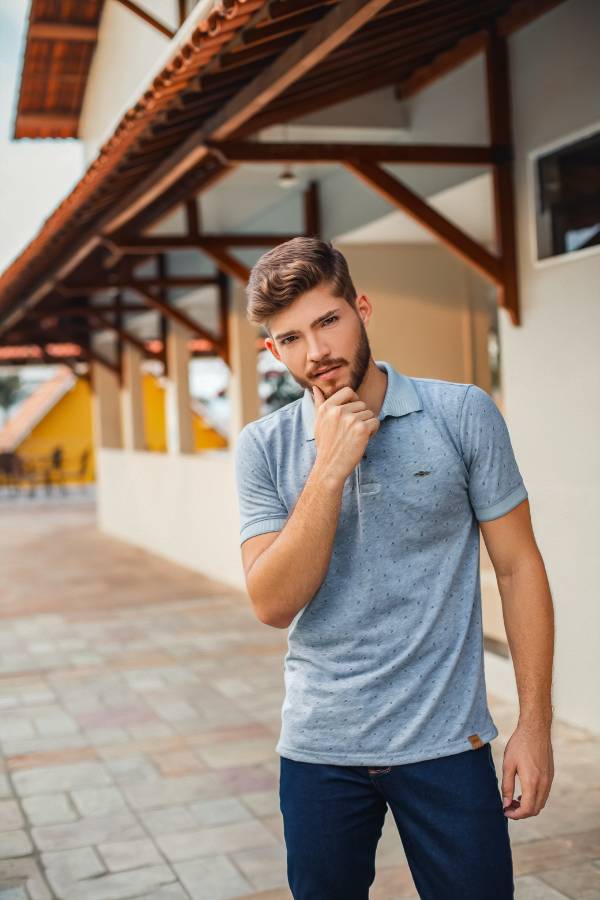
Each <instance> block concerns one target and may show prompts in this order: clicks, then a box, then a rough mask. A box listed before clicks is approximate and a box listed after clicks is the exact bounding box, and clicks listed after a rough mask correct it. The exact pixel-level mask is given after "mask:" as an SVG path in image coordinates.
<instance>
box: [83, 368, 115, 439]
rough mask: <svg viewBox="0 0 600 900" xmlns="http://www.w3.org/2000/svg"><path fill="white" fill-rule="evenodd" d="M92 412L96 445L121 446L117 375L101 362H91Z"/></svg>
mask: <svg viewBox="0 0 600 900" xmlns="http://www.w3.org/2000/svg"><path fill="white" fill-rule="evenodd" d="M91 369H92V390H93V394H92V412H93V420H92V421H93V431H94V444H95V446H96V447H98V448H100V447H121V446H122V432H121V413H120V407H119V377H118V375H116V373H114V372H111V370H110V369H108V368H107V367H106V366H103V365H102V363H98V362H92V363H91Z"/></svg>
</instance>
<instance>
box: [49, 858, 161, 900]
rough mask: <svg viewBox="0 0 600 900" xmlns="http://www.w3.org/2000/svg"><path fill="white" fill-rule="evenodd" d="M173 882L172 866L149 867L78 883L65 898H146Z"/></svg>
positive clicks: (82, 899) (77, 899)
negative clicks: (153, 890) (151, 892)
mask: <svg viewBox="0 0 600 900" xmlns="http://www.w3.org/2000/svg"><path fill="white" fill-rule="evenodd" d="M173 881H175V874H174V872H173V870H172V869H171V868H170V866H165V865H161V866H149V867H148V868H145V869H130V870H129V871H127V872H117V873H113V874H110V875H99V876H98V877H96V878H90V879H84V880H83V881H78V882H76V883H75V884H74V885H73V886H72V887H71V888H70V889H69V891H68V893H67V894H65V895H63V896H64V900H125V898H130V897H135V896H136V895H140V894H141V895H142V896H146V892H147V891H148V890H150V889H153V888H156V887H158V886H159V885H163V884H168V883H169V882H173Z"/></svg>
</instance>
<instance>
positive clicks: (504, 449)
mask: <svg viewBox="0 0 600 900" xmlns="http://www.w3.org/2000/svg"><path fill="white" fill-rule="evenodd" d="M459 432H460V442H461V447H462V451H463V459H464V462H465V465H466V467H467V470H468V473H469V498H470V501H471V506H472V507H473V511H474V513H475V515H476V517H477V520H478V521H479V522H488V521H490V520H491V519H497V518H499V517H500V516H503V515H505V514H506V513H508V512H510V510H511V509H514V507H515V506H517V505H518V504H519V503H522V501H523V500H525V499H526V497H527V490H526V488H525V485H524V483H523V478H522V477H521V473H520V471H519V468H518V466H517V461H516V459H515V455H514V452H513V448H512V444H511V441H510V436H509V433H508V428H507V426H506V422H505V421H504V418H503V416H502V413H501V412H500V410H499V409H498V407H497V406H496V404H495V403H494V401H493V400H492V398H491V397H490V395H489V394H487V393H486V392H485V391H484V390H482V389H481V388H480V387H477V385H475V384H471V385H469V387H468V388H467V391H466V393H465V397H464V400H463V405H462V409H461V414H460V424H459Z"/></svg>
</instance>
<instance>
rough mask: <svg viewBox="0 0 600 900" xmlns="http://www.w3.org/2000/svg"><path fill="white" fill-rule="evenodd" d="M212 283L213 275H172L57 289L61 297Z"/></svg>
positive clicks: (90, 283)
mask: <svg viewBox="0 0 600 900" xmlns="http://www.w3.org/2000/svg"><path fill="white" fill-rule="evenodd" d="M153 252H156V251H153ZM212 284H216V279H215V277H214V276H213V275H189V276H187V275H172V276H171V277H170V278H144V279H136V278H116V279H107V280H106V281H105V282H103V281H91V282H85V283H83V282H81V283H79V284H74V283H70V284H65V285H59V286H58V287H57V291H58V292H59V293H60V294H61V296H63V297H78V296H79V295H80V294H86V293H92V292H94V291H106V290H110V289H111V288H119V289H121V290H125V289H126V288H130V289H131V290H132V291H135V290H136V289H137V288H140V289H141V290H143V291H148V290H153V289H154V288H184V287H206V286H208V285H212Z"/></svg>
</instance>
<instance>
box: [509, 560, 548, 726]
mask: <svg viewBox="0 0 600 900" xmlns="http://www.w3.org/2000/svg"><path fill="white" fill-rule="evenodd" d="M498 587H499V589H500V595H501V597H502V610H503V616H504V625H505V628H506V636H507V638H508V644H509V647H510V652H511V656H512V660H513V665H514V669H515V679H516V683H517V691H518V694H519V707H520V713H519V723H520V724H528V723H532V724H535V725H539V724H546V725H548V726H549V725H550V722H551V720H552V661H553V654H554V610H553V605H552V596H551V593H550V585H549V584H548V578H547V575H546V569H545V567H544V562H543V559H542V557H541V555H540V554H539V552H536V553H532V554H530V555H529V556H528V557H527V559H525V560H522V561H521V562H520V563H519V567H518V568H517V569H516V570H515V571H513V572H511V573H509V574H505V575H502V576H499V577H498Z"/></svg>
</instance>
